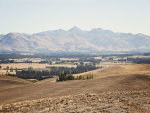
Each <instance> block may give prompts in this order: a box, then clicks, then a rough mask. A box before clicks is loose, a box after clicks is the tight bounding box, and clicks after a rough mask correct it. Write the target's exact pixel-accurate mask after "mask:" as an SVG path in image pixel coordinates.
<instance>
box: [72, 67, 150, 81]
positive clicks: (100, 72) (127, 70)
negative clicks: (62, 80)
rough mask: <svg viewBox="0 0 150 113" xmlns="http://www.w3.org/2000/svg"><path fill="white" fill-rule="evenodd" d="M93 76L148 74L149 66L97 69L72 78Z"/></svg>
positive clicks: (149, 72)
mask: <svg viewBox="0 0 150 113" xmlns="http://www.w3.org/2000/svg"><path fill="white" fill-rule="evenodd" d="M90 74H93V75H94V78H99V77H105V76H113V75H120V74H121V75H126V74H150V64H132V65H120V66H112V67H108V68H103V69H97V70H93V71H89V72H85V73H79V74H74V76H79V75H83V76H87V75H90Z"/></svg>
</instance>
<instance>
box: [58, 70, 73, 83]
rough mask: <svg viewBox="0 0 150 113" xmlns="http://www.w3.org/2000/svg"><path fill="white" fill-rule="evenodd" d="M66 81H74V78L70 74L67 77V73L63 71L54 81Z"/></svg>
mask: <svg viewBox="0 0 150 113" xmlns="http://www.w3.org/2000/svg"><path fill="white" fill-rule="evenodd" d="M66 80H75V77H74V76H73V75H71V74H70V75H68V74H67V71H64V72H62V73H61V74H60V75H59V78H58V79H57V80H56V81H66Z"/></svg>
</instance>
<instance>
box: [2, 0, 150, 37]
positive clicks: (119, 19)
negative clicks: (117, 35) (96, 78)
mask: <svg viewBox="0 0 150 113" xmlns="http://www.w3.org/2000/svg"><path fill="white" fill-rule="evenodd" d="M74 26H77V27H78V28H80V29H82V30H87V31H90V30H91V29H93V28H102V29H104V30H106V29H107V30H111V31H113V32H122V33H133V34H137V33H142V34H145V35H150V0H0V34H7V33H9V32H19V33H28V34H33V33H38V32H42V31H48V30H58V29H63V30H69V29H71V28H72V27H74Z"/></svg>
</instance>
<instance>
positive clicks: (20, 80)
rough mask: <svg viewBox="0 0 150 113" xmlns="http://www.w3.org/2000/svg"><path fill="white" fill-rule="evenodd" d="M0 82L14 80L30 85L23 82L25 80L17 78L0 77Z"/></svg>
mask: <svg viewBox="0 0 150 113" xmlns="http://www.w3.org/2000/svg"><path fill="white" fill-rule="evenodd" d="M0 80H12V81H18V82H25V83H29V82H28V81H26V80H23V79H20V78H17V77H11V76H7V75H0Z"/></svg>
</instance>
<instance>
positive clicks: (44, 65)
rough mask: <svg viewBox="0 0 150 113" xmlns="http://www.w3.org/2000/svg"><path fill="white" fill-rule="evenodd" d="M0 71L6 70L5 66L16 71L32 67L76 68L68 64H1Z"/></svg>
mask: <svg viewBox="0 0 150 113" xmlns="http://www.w3.org/2000/svg"><path fill="white" fill-rule="evenodd" d="M1 66H2V69H3V68H6V67H7V66H8V67H9V68H11V67H12V68H14V69H15V68H16V67H17V69H22V68H28V67H33V68H45V67H46V66H50V67H52V66H56V67H64V66H65V67H76V65H70V64H64V65H63V64H58V65H57V64H56V65H49V64H39V63H10V64H1Z"/></svg>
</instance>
